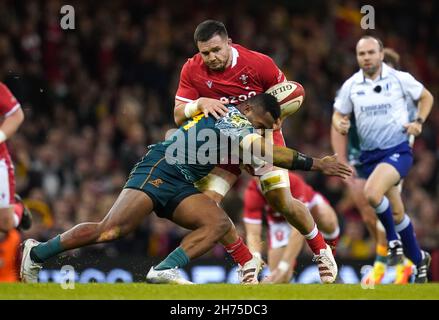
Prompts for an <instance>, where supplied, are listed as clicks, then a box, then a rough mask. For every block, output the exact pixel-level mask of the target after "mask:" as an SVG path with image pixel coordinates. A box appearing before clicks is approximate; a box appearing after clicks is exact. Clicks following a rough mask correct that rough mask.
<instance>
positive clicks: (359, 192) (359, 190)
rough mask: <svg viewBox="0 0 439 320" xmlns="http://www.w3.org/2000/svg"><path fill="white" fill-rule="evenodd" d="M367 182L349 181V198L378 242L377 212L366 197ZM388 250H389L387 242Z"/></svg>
mask: <svg viewBox="0 0 439 320" xmlns="http://www.w3.org/2000/svg"><path fill="white" fill-rule="evenodd" d="M365 184H366V180H364V179H359V178H353V179H349V181H348V182H347V185H348V192H349V196H350V197H351V199H352V201H353V202H354V204H355V207H356V208H357V209H358V211H359V212H360V215H361V218H362V219H363V221H364V223H365V224H366V228H367V230H368V231H369V234H370V235H371V237H372V238H373V239H374V240H375V241H377V229H376V224H377V220H378V219H377V216H376V213H375V210H374V209H373V208H372V207H371V206H370V204H369V202H368V201H367V199H366V197H365V196H364V185H365ZM386 250H387V240H386Z"/></svg>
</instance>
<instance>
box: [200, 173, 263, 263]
mask: <svg viewBox="0 0 439 320" xmlns="http://www.w3.org/2000/svg"><path fill="white" fill-rule="evenodd" d="M240 172H241V170H240V169H239V166H238V165H224V166H221V167H218V166H217V167H215V168H214V169H213V170H212V171H211V172H210V173H209V174H208V175H207V176H205V177H204V178H202V179H201V180H199V181H197V182H196V183H195V186H196V187H197V189H198V190H199V191H201V192H203V193H204V194H205V195H207V196H208V197H209V198H210V199H212V200H214V201H215V202H216V203H217V204H218V205H219V204H220V203H221V201H222V199H223V198H224V196H225V195H226V194H227V192H229V190H230V188H231V187H232V186H233V185H234V184H235V182H236V180H237V179H238V176H239V174H240ZM220 242H221V244H222V245H223V246H224V248H225V250H226V251H227V252H228V253H229V254H230V255H231V257H232V258H233V260H234V261H235V262H236V263H237V264H238V265H239V266H240V267H242V268H244V269H246V268H247V266H252V265H255V266H258V265H259V264H261V263H262V260H261V259H260V258H259V257H255V256H253V255H252V254H251V253H250V251H249V250H248V248H247V246H246V245H245V243H244V241H243V240H242V238H241V237H240V236H239V234H238V232H237V230H236V228H235V226H234V225H233V226H232V228H230V229H229V231H228V232H227V233H226V234H225V235H224V236H223V237H222V238H221V240H220ZM244 266H246V267H244ZM250 268H251V269H259V267H256V268H253V267H250Z"/></svg>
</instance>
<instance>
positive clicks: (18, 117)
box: [0, 108, 24, 143]
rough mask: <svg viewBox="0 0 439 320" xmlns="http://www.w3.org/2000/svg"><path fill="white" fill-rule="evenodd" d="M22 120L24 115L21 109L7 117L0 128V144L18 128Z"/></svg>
mask: <svg viewBox="0 0 439 320" xmlns="http://www.w3.org/2000/svg"><path fill="white" fill-rule="evenodd" d="M23 120H24V113H23V110H22V109H21V108H18V109H17V110H15V111H14V112H13V113H12V114H11V115H9V116H7V117H6V118H5V120H4V121H3V123H2V125H1V126H0V143H1V142H3V141H5V140H6V139H8V138H10V137H11V136H12V135H13V134H14V133H15V132H16V131H17V130H18V128H19V127H20V125H21V123H22V122H23Z"/></svg>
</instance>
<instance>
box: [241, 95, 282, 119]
mask: <svg viewBox="0 0 439 320" xmlns="http://www.w3.org/2000/svg"><path fill="white" fill-rule="evenodd" d="M247 103H248V104H250V105H252V106H259V107H261V108H262V109H264V110H265V111H266V112H269V113H270V114H271V116H272V117H273V119H274V120H277V119H279V118H280V105H279V102H278V101H277V99H276V98H275V97H274V96H272V95H271V94H268V93H260V94H257V95H255V96H253V97H251V98H249V99H248V100H247Z"/></svg>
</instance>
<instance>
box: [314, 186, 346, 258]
mask: <svg viewBox="0 0 439 320" xmlns="http://www.w3.org/2000/svg"><path fill="white" fill-rule="evenodd" d="M309 208H310V210H311V215H312V216H313V218H314V220H315V221H316V223H317V227H318V228H319V230H320V231H321V232H322V235H323V238H324V239H325V242H326V243H327V244H329V246H330V247H331V249H332V252H333V253H334V254H335V250H336V247H337V243H338V240H339V238H340V227H339V225H338V218H337V214H336V213H335V210H334V209H333V208H332V206H331V205H330V204H329V203H328V202H327V201H325V199H324V198H323V197H322V196H321V195H320V194H318V193H317V194H316V195H315V196H314V198H313V199H312V200H311V203H310V205H309Z"/></svg>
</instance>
